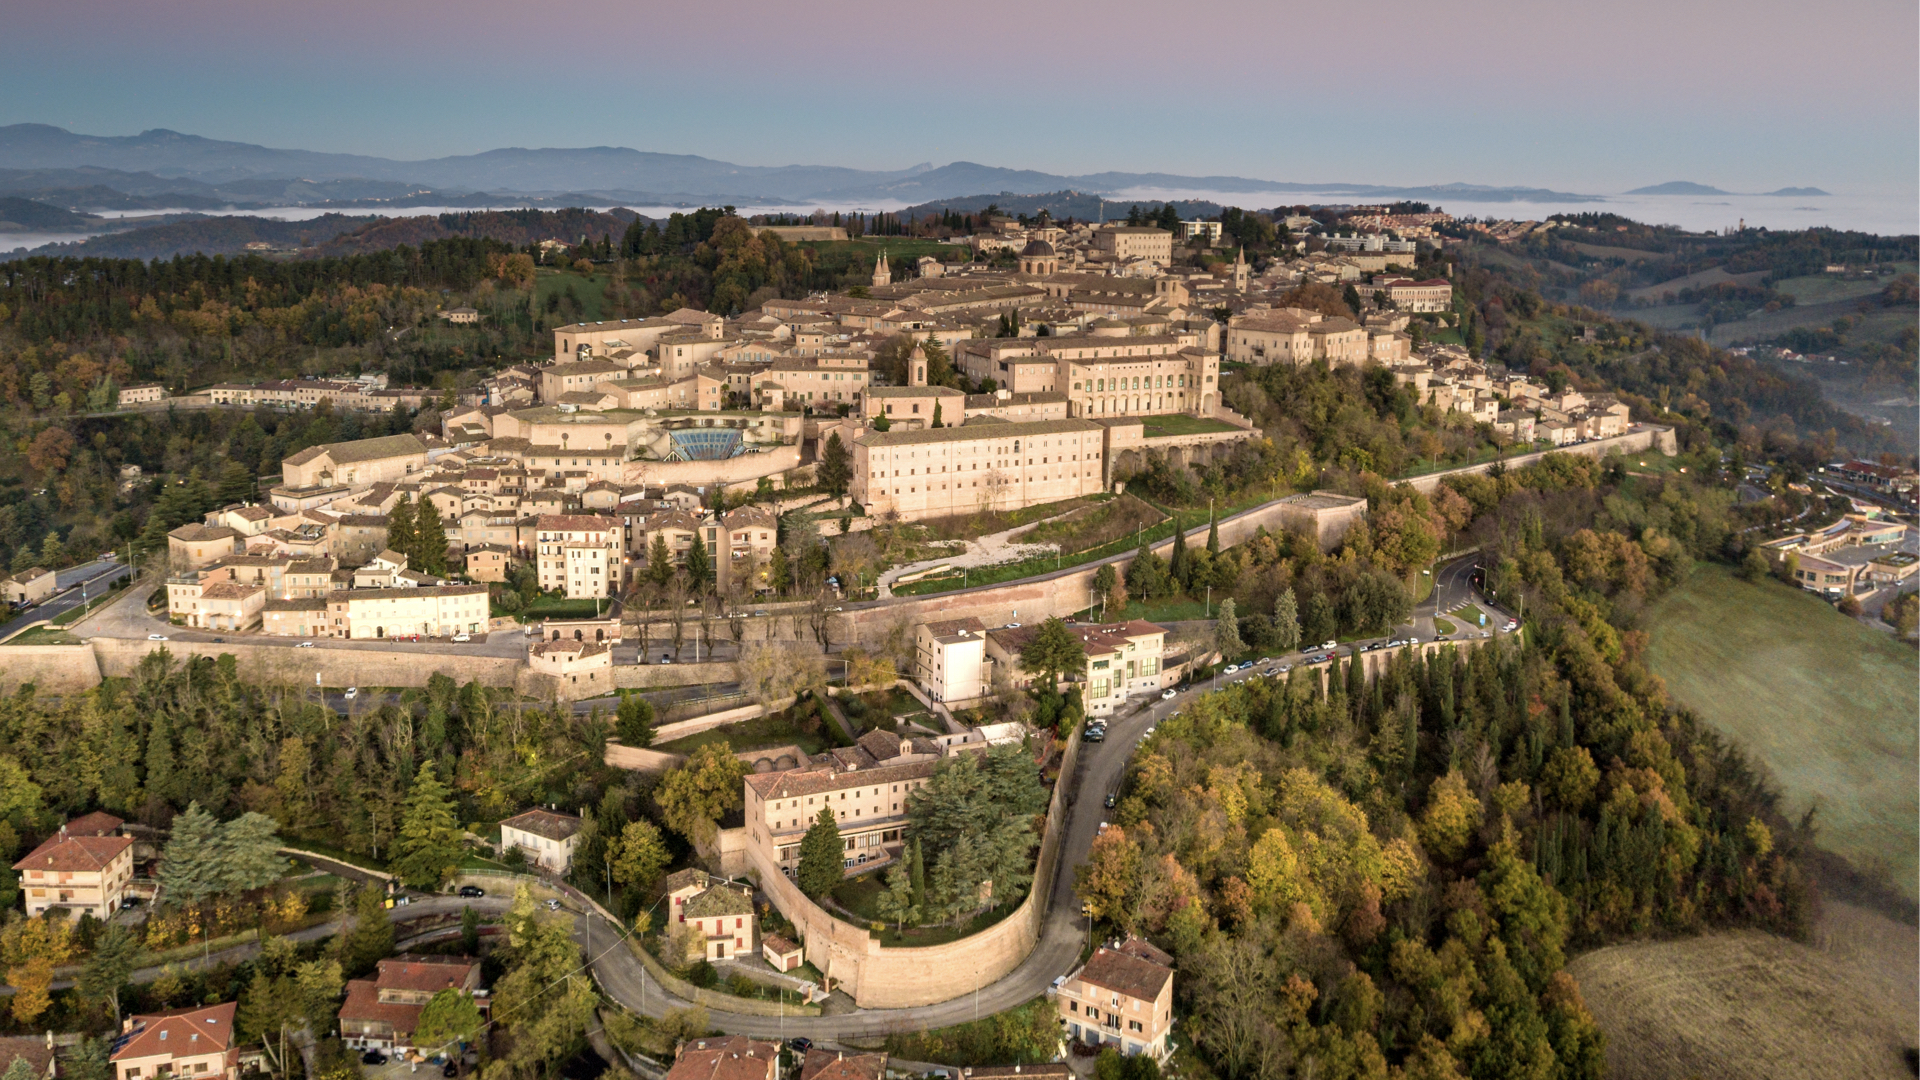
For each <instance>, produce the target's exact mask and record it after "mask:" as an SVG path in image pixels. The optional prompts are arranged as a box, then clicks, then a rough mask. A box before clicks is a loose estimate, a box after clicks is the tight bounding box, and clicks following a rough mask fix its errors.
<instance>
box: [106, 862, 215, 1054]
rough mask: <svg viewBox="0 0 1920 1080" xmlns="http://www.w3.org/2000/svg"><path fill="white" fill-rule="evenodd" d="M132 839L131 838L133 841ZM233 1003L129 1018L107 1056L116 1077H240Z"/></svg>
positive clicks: (123, 1024)
mask: <svg viewBox="0 0 1920 1080" xmlns="http://www.w3.org/2000/svg"><path fill="white" fill-rule="evenodd" d="M129 843H131V841H129ZM239 1007H240V1006H239V1003H238V1002H234V1001H229V1002H225V1003H223V1004H220V1005H209V1006H207V1007H206V1008H203V1009H175V1010H172V1011H170V1012H162V1013H148V1014H145V1015H142V1016H129V1017H127V1018H126V1020H124V1021H123V1022H122V1023H121V1025H120V1037H119V1038H118V1039H116V1040H114V1044H113V1051H112V1053H111V1054H110V1055H108V1060H109V1061H111V1062H112V1063H113V1075H114V1080H160V1078H163V1077H172V1078H176V1080H187V1078H189V1077H191V1078H192V1080H203V1078H204V1080H223V1078H224V1080H239V1076H240V1054H239V1046H238V1040H237V1039H236V1038H235V1037H234V1033H233V1014H234V1012H235V1011H236V1010H237V1009H238V1008H239Z"/></svg>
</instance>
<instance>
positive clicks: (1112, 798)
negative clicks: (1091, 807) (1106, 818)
mask: <svg viewBox="0 0 1920 1080" xmlns="http://www.w3.org/2000/svg"><path fill="white" fill-rule="evenodd" d="M1119 801H1120V796H1119V794H1118V793H1116V792H1112V791H1109V792H1107V809H1109V810H1111V809H1113V804H1114V803H1117V802H1119Z"/></svg>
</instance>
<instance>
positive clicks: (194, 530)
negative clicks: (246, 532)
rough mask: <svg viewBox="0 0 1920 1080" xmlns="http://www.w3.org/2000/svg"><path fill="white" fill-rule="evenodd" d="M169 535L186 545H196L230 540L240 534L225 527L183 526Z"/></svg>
mask: <svg viewBox="0 0 1920 1080" xmlns="http://www.w3.org/2000/svg"><path fill="white" fill-rule="evenodd" d="M167 535H168V536H169V537H171V538H173V539H175V540H179V541H182V542H184V543H194V542H197V541H200V540H230V539H232V538H234V537H236V536H239V535H240V534H239V533H238V532H236V531H235V530H233V529H230V528H228V527H227V526H225V525H213V526H208V525H198V524H195V525H182V526H180V527H179V528H177V529H175V530H173V531H172V532H170V533H168V534H167Z"/></svg>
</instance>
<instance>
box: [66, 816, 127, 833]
mask: <svg viewBox="0 0 1920 1080" xmlns="http://www.w3.org/2000/svg"><path fill="white" fill-rule="evenodd" d="M125 824H126V822H125V821H123V820H121V819H120V818H117V817H114V816H113V815H112V814H109V813H107V812H106V811H104V810H95V811H94V812H93V813H91V814H82V815H80V816H79V817H77V818H74V819H73V820H71V821H69V822H67V824H66V826H65V828H66V832H67V835H68V836H113V835H114V834H116V833H118V832H119V831H120V826H122V825H125Z"/></svg>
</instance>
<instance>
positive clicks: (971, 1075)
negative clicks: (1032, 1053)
mask: <svg viewBox="0 0 1920 1080" xmlns="http://www.w3.org/2000/svg"><path fill="white" fill-rule="evenodd" d="M962 1075H963V1080H1007V1078H1009V1077H1016V1076H1017V1077H1020V1078H1021V1080H1025V1078H1026V1077H1029V1076H1037V1077H1042V1078H1053V1080H1057V1078H1061V1077H1066V1076H1070V1075H1072V1070H1071V1069H1069V1068H1067V1063H1066V1062H1064V1061H1053V1062H1044V1063H1042V1064H1039V1065H996V1066H993V1067H992V1068H986V1069H982V1068H978V1067H975V1068H970V1069H966V1070H964V1072H963V1074H962Z"/></svg>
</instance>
